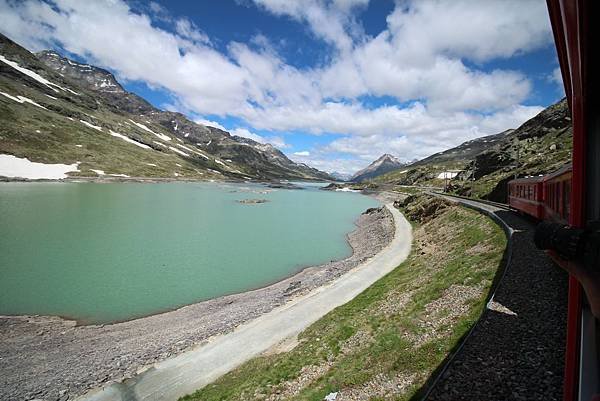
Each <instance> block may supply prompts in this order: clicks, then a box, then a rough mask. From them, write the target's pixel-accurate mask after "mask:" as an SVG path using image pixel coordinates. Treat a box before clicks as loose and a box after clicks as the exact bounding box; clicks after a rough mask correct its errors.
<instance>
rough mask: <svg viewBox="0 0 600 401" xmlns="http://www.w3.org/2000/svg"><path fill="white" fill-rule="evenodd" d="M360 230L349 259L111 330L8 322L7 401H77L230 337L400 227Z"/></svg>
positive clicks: (371, 223) (4, 351) (2, 395)
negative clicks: (211, 340)
mask: <svg viewBox="0 0 600 401" xmlns="http://www.w3.org/2000/svg"><path fill="white" fill-rule="evenodd" d="M356 226H357V228H356V230H354V231H353V232H351V233H350V234H349V235H348V242H349V244H350V246H351V247H352V249H353V253H352V255H351V256H350V257H348V258H346V259H344V260H340V261H332V262H329V263H326V264H323V265H320V266H315V267H309V268H306V269H304V270H302V271H301V272H299V273H297V274H295V275H294V276H292V277H289V278H287V279H285V280H282V281H280V282H277V283H275V284H272V285H269V286H267V287H264V288H260V289H257V290H253V291H248V292H245V293H240V294H234V295H228V296H223V297H220V298H216V299H213V300H209V301H205V302H200V303H197V304H193V305H189V306H186V307H183V308H180V309H177V310H174V311H170V312H166V313H162V314H158V315H153V316H148V317H144V318H141V319H136V320H131V321H128V322H123V323H115V324H109V325H90V326H77V325H76V322H74V321H69V320H65V319H62V318H59V317H51V316H15V317H9V316H1V317H0V336H1V338H2V343H1V346H0V371H1V372H2V375H0V399H1V400H30V399H43V400H67V399H73V398H75V397H77V396H79V395H82V394H83V393H85V392H87V391H88V390H90V389H92V388H96V387H100V386H103V385H106V384H108V383H109V382H111V381H118V380H122V379H123V378H127V377H132V376H134V375H135V374H136V372H137V371H139V370H140V369H142V368H143V367H145V366H148V365H151V364H153V363H156V362H158V361H161V360H165V359H167V358H169V357H172V356H174V355H177V354H180V353H182V352H184V351H187V350H189V349H190V348H191V347H193V346H195V345H198V344H201V343H203V342H204V341H207V339H209V338H210V337H212V336H214V335H218V334H223V333H227V332H229V331H231V330H233V329H234V328H235V327H237V326H239V325H240V324H242V323H244V322H247V321H249V320H251V319H254V318H256V317H258V316H260V315H262V314H264V313H267V312H269V311H271V310H273V309H274V308H275V307H277V306H280V305H283V304H285V303H286V302H287V301H289V300H291V299H294V298H295V297H297V296H299V295H302V294H305V293H307V292H309V291H311V290H313V289H315V288H317V287H320V286H322V285H324V284H327V283H329V282H331V281H332V280H334V279H335V278H337V277H339V276H341V275H343V274H344V273H346V272H348V271H349V270H351V269H353V268H354V267H357V266H359V265H360V264H361V263H363V262H364V261H366V260H367V259H369V258H371V257H372V256H374V255H375V254H377V253H378V252H379V251H381V250H382V249H383V248H385V247H386V246H387V245H388V244H389V243H390V242H391V240H392V238H393V237H394V230H395V225H394V221H393V218H392V215H391V213H390V212H389V211H388V210H387V209H386V208H385V207H382V208H378V209H369V210H368V211H367V212H365V213H363V214H362V215H361V216H360V217H359V218H358V220H357V222H356Z"/></svg>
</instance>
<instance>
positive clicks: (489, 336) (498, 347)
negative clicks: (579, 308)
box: [427, 201, 568, 401]
mask: <svg viewBox="0 0 600 401" xmlns="http://www.w3.org/2000/svg"><path fill="white" fill-rule="evenodd" d="M467 202H468V201H467ZM477 207H478V208H484V209H487V211H489V212H492V213H495V215H496V216H497V217H498V218H500V219H501V220H502V221H504V223H506V224H507V225H508V226H509V227H510V228H511V229H512V230H514V232H513V234H512V241H511V248H512V258H511V261H510V264H509V265H508V266H506V272H505V275H504V277H503V278H502V281H501V282H500V283H499V286H498V288H497V290H496V293H495V296H494V299H493V302H492V303H491V304H490V305H489V306H488V309H487V310H486V311H485V312H484V314H483V316H482V317H481V320H480V321H479V323H478V324H477V326H476V327H475V329H474V330H473V333H472V335H471V336H470V337H469V338H468V339H467V340H466V342H465V344H464V346H463V348H462V349H461V350H460V351H459V352H458V354H457V355H456V357H455V358H454V360H453V361H452V362H451V363H450V365H449V367H448V369H447V371H446V372H445V373H444V374H443V376H442V378H441V379H440V380H439V381H438V382H437V384H436V385H435V387H434V388H433V390H432V392H431V393H430V395H429V397H428V398H427V399H428V400H431V401H434V400H443V401H445V400H561V399H562V390H563V387H562V383H563V369H564V356H565V355H564V350H565V333H566V316H567V302H566V301H567V284H568V282H567V278H568V277H567V274H566V273H565V272H564V271H562V270H561V269H560V268H559V267H557V266H556V265H555V264H554V263H553V262H552V260H551V259H550V258H549V257H548V256H547V255H546V254H545V253H544V252H542V251H539V250H537V249H536V248H535V246H534V244H533V232H534V227H535V226H534V223H533V222H531V221H529V220H528V219H527V218H523V217H521V216H519V215H517V214H516V213H514V212H512V211H507V210H503V209H500V208H497V207H494V206H486V205H481V204H478V206H477Z"/></svg>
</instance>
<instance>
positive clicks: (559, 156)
mask: <svg viewBox="0 0 600 401" xmlns="http://www.w3.org/2000/svg"><path fill="white" fill-rule="evenodd" d="M572 135H573V133H572V129H571V118H570V113H569V108H568V105H567V101H566V99H563V100H561V101H559V102H558V103H556V104H554V105H552V106H550V107H548V108H546V109H545V110H543V111H542V112H541V113H539V114H538V115H537V116H535V117H533V118H532V119H530V120H528V121H526V122H525V123H524V124H522V125H521V126H520V127H518V128H517V129H514V130H507V131H504V132H501V133H499V134H496V135H491V136H486V137H482V138H477V139H474V140H472V141H468V142H465V143H463V144H461V145H459V146H457V147H455V148H452V149H449V150H446V151H444V152H440V153H436V154H434V155H431V156H429V157H427V158H425V159H422V160H420V161H418V162H415V163H412V164H410V165H408V166H405V167H402V168H401V169H399V170H395V171H392V172H389V173H387V174H384V175H382V176H380V177H377V178H376V179H375V182H377V183H379V184H388V185H389V184H394V185H431V186H437V187H442V186H444V185H445V183H446V182H447V184H448V187H449V189H450V190H451V191H453V192H456V193H458V194H462V195H469V196H475V197H480V198H486V199H490V200H495V201H499V202H504V201H505V200H506V182H507V181H508V180H510V179H511V178H513V177H515V176H517V177H524V176H529V175H539V174H545V173H548V172H551V171H554V170H556V169H557V168H559V167H560V166H562V165H564V164H566V163H568V162H569V161H570V158H571V149H572ZM445 177H447V178H450V177H452V178H451V179H449V180H445V179H444V178H445ZM445 181H446V182H445Z"/></svg>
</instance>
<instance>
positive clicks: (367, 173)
mask: <svg viewBox="0 0 600 401" xmlns="http://www.w3.org/2000/svg"><path fill="white" fill-rule="evenodd" d="M404 165H405V164H404V163H402V162H401V161H400V160H399V159H398V158H396V157H395V156H392V155H390V154H387V153H386V154H384V155H382V156H381V157H380V158H379V159H377V160H375V161H374V162H373V163H371V164H369V165H368V166H367V167H365V168H364V169H362V170H359V171H357V172H356V173H355V174H354V175H353V176H352V177H350V180H349V181H353V182H362V181H365V180H370V179H373V178H375V177H378V176H380V175H382V174H385V173H387V172H389V171H393V170H396V169H398V168H400V167H403V166H404Z"/></svg>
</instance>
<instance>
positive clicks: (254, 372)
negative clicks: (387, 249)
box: [183, 206, 506, 401]
mask: <svg viewBox="0 0 600 401" xmlns="http://www.w3.org/2000/svg"><path fill="white" fill-rule="evenodd" d="M415 227H416V229H415V238H414V239H415V240H414V244H413V250H412V253H411V255H410V256H409V258H408V259H407V260H406V261H405V262H404V263H403V264H402V265H400V266H399V267H398V268H396V269H395V270H394V271H392V272H391V273H389V274H388V275H387V276H385V277H384V278H382V279H381V280H379V281H377V282H376V283H375V284H373V285H372V286H371V287H369V288H368V289H367V290H366V291H364V292H363V293H362V294H360V295H359V296H358V297H356V298H355V299H354V300H352V301H351V302H349V303H347V304H345V305H343V306H341V307H339V308H336V309H335V310H333V311H332V312H330V313H329V314H327V315H326V316H324V317H323V318H322V319H320V320H319V321H317V322H316V323H315V324H313V325H312V326H310V327H309V328H307V329H306V330H305V331H304V332H303V333H301V334H300V336H299V341H300V342H299V345H298V346H296V348H294V349H293V350H292V351H289V352H287V353H281V354H276V355H269V356H261V357H257V358H254V359H252V360H250V361H248V362H247V363H245V364H243V365H242V366H240V367H239V368H237V369H235V370H234V371H232V372H230V373H228V374H226V375H225V376H223V377H221V378H220V379H218V380H217V381H216V382H214V383H213V384H211V385H208V386H207V387H205V388H203V389H201V390H198V391H197V392H196V393H194V394H192V395H188V396H186V397H184V398H183V399H184V400H202V401H211V400H251V399H257V400H268V399H290V400H322V399H323V398H324V397H325V396H326V395H327V394H329V393H330V392H334V391H342V393H351V394H355V395H358V398H359V399H372V400H408V399H411V397H413V396H414V395H415V394H417V392H418V391H419V389H420V388H421V387H422V386H423V384H424V383H425V381H426V380H427V378H428V377H429V376H430V375H431V374H432V372H433V371H434V370H435V369H436V367H438V365H439V364H440V363H441V362H442V361H443V360H444V358H446V356H447V355H448V353H449V352H450V351H451V350H452V349H453V348H454V347H455V346H456V344H457V342H458V341H459V339H460V338H461V337H462V336H463V335H464V334H465V333H466V332H467V331H468V330H469V328H470V327H471V326H472V324H473V322H475V321H476V319H477V318H478V316H479V315H480V313H481V311H482V310H483V307H484V301H485V298H486V295H487V293H488V290H489V287H490V285H491V282H492V279H493V277H494V274H495V272H496V270H497V268H498V266H499V264H500V262H501V259H502V254H503V251H504V248H505V244H506V240H505V236H504V234H503V232H502V230H501V229H500V228H499V227H498V226H496V225H495V224H494V223H493V222H492V221H491V220H489V219H488V218H486V217H484V216H482V215H480V214H478V213H476V212H474V211H471V210H466V209H463V208H460V207H458V206H447V208H446V209H445V210H444V211H441V212H439V211H438V214H437V215H436V216H435V217H433V218H432V219H431V220H429V221H428V222H427V223H424V224H421V225H419V224H417V225H415ZM441 245H443V246H441ZM457 289H459V290H460V291H463V292H466V293H468V294H471V295H470V296H466V297H462V298H461V297H458V298H457V297H454V296H453V295H452V294H453V293H455V292H457V291H456V290H457ZM460 291H458V292H460Z"/></svg>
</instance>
